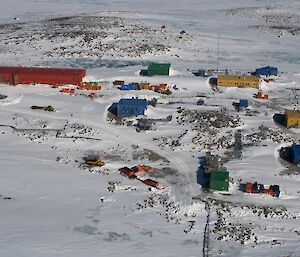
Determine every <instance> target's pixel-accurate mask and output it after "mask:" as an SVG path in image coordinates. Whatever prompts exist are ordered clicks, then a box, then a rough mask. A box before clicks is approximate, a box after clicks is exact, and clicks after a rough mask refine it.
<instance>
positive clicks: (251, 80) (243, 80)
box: [217, 75, 260, 89]
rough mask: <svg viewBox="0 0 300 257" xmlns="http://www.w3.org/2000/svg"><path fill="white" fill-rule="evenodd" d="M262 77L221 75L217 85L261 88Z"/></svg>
mask: <svg viewBox="0 0 300 257" xmlns="http://www.w3.org/2000/svg"><path fill="white" fill-rule="evenodd" d="M259 83H260V79H259V77H256V76H227V75H219V76H218V79H217V85H218V86H220V87H250V88H257V89H258V88H259Z"/></svg>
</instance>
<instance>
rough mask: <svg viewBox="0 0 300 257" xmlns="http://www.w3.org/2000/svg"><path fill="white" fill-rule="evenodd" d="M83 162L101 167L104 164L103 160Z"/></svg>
mask: <svg viewBox="0 0 300 257" xmlns="http://www.w3.org/2000/svg"><path fill="white" fill-rule="evenodd" d="M85 163H86V164H89V165H94V166H99V167H102V166H103V165H104V164H105V162H104V161H102V160H93V161H86V162H85Z"/></svg>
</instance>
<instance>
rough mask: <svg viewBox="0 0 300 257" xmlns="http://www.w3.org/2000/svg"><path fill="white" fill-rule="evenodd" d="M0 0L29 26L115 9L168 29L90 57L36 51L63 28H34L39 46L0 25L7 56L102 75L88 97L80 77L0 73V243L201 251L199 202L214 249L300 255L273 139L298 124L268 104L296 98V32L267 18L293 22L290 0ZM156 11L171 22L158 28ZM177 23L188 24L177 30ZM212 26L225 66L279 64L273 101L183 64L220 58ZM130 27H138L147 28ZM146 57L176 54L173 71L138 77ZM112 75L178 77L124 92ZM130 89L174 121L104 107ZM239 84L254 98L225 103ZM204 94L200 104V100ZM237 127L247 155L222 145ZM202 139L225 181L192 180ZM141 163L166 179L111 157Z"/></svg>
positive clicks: (291, 200) (42, 248) (103, 252)
mask: <svg viewBox="0 0 300 257" xmlns="http://www.w3.org/2000/svg"><path fill="white" fill-rule="evenodd" d="M3 2H4V3H3V5H2V8H1V10H0V14H1V15H0V16H1V18H0V22H1V23H2V25H3V24H5V23H6V24H7V23H23V22H24V23H25V28H28V27H30V26H31V27H32V28H35V29H36V30H38V28H40V27H41V26H42V25H41V24H44V23H43V22H44V20H45V19H48V18H49V17H54V18H55V17H57V16H59V17H63V16H72V15H74V16H76V17H77V15H80V17H82V20H84V17H90V16H91V15H95V16H99V17H118V18H120V19H123V20H124V21H126V22H127V21H128V24H127V25H125V28H132V27H133V28H135V26H137V27H139V26H143V28H147V31H148V29H149V31H154V30H156V34H155V33H154V34H155V35H152V36H153V40H158V41H159V40H165V41H163V42H164V43H165V44H166V45H167V46H168V47H169V48H170V51H169V52H162V53H160V54H154V53H152V54H151V53H148V54H142V55H141V56H139V57H132V56H126V55H125V54H124V56H123V57H120V56H118V57H116V56H117V55H115V54H116V53H118V50H116V51H115V52H114V51H112V52H111V54H112V55H111V56H110V57H109V56H105V57H103V56H99V59H98V58H97V57H95V56H94V57H87V56H84V55H81V54H80V55H79V57H78V58H71V57H70V58H64V57H60V56H54V57H49V56H48V57H47V56H45V55H44V51H46V50H47V49H50V48H51V47H53V46H59V47H61V46H62V47H65V46H67V45H70V44H72V43H73V42H72V40H69V39H68V40H67V39H66V40H62V41H61V42H60V41H59V40H58V41H55V42H51V41H44V40H42V41H41V42H35V43H37V45H38V46H40V47H41V48H37V49H34V48H31V47H32V46H31V45H30V44H29V46H28V45H23V44H22V42H21V45H19V44H15V43H14V42H15V41H13V40H11V41H10V40H8V41H7V38H6V37H8V34H6V33H4V30H3V31H2V29H3V28H2V27H0V29H1V38H0V42H7V43H8V44H5V43H3V44H1V49H0V50H1V52H0V60H1V63H2V64H3V65H49V66H70V67H74V66H76V67H87V69H88V70H87V72H88V76H87V78H86V80H87V81H89V80H91V81H95V80H96V81H97V80H100V81H107V82H109V84H108V86H107V85H106V86H105V89H104V90H102V91H101V92H100V93H99V95H98V98H96V99H95V100H94V101H91V100H90V99H89V98H88V97H87V96H86V95H87V93H86V92H79V91H78V90H77V93H76V95H75V96H69V95H62V94H60V93H59V91H58V90H55V89H52V88H51V87H49V86H42V85H32V86H25V85H24V86H22V85H18V86H16V87H11V86H7V85H1V87H0V93H1V94H4V95H7V96H8V97H7V98H6V99H3V100H0V118H1V122H0V142H1V148H0V164H1V180H0V206H1V211H0V226H1V230H0V245H1V247H0V256H1V257H2V256H3V257H8V256H17V257H19V256H20V257H21V256H22V257H27V256H64V257H67V256H72V257H73V256H99V255H100V256H124V255H125V256H153V255H156V256H164V257H165V256H170V257H171V256H172V257H173V256H183V255H184V256H199V255H200V256H201V255H202V247H203V233H204V229H205V226H206V218H207V211H206V210H205V203H207V202H209V203H210V222H209V225H210V239H209V256H254V255H255V256H263V255H264V256H294V257H297V256H299V252H300V249H299V245H300V244H299V241H300V240H299V234H300V228H299V218H300V216H299V211H300V205H299V197H300V195H299V194H300V192H299V168H297V167H293V166H291V165H289V164H287V163H286V162H284V161H282V160H280V159H279V156H278V149H279V148H280V147H281V146H284V145H288V144H290V143H299V142H300V140H299V130H298V129H289V130H286V129H284V128H282V127H280V126H278V125H276V124H274V122H273V120H272V116H273V115H274V113H276V112H283V111H284V109H285V108H290V109H292V108H299V102H298V99H297V98H295V97H294V95H293V93H292V91H291V90H287V89H286V88H296V89H298V88H299V82H300V77H299V72H298V65H297V64H299V57H298V52H299V51H298V41H299V36H298V34H296V35H292V34H291V33H289V32H287V31H288V30H287V28H286V27H284V28H281V29H280V30H279V31H278V30H272V29H270V27H268V23H267V22H266V18H268V19H271V21H272V22H273V21H274V17H276V19H277V18H278V20H279V21H280V22H281V21H282V20H285V19H284V17H285V18H286V17H292V18H291V19H290V21H289V24H288V25H289V26H290V24H294V22H296V21H297V17H298V16H299V12H300V5H299V3H298V1H292V0H289V1H286V2H284V3H283V2H282V1H275V0H266V1H256V0H247V1H243V2H241V1H237V0H235V1H230V3H224V2H222V1H215V0H214V1H208V0H207V1H206V0H204V1H194V0H189V1H184V2H182V1H175V3H172V4H170V1H156V0H153V1H148V2H146V3H143V2H140V1H136V0H127V1H115V0H112V1H109V2H106V1H96V0H90V1H83V0H68V1H51V0H43V1H37V0H26V1H25V0H11V1H7V0H3ZM276 15H277V16H276ZM108 20H110V19H108ZM276 22H277V21H276ZM276 22H275V24H276ZM278 24H279V23H278ZM162 25H165V26H166V30H165V31H163V32H161V33H160V28H161V26H162ZM271 25H272V24H271ZM279 25H280V26H282V24H279ZM298 25H299V24H298ZM20 26H21V25H20ZM126 26H128V27H126ZM256 26H259V28H260V29H255V28H256ZM4 27H6V25H4ZM261 28H264V29H263V30H262V29H261ZM152 29H153V30H152ZM182 30H184V31H185V32H186V34H183V38H182V39H183V41H180V40H179V39H178V37H179V36H180V35H181V34H180V33H179V32H180V31H182ZM111 31H112V32H113V33H115V34H114V35H118V33H120V32H119V31H118V30H117V29H115V28H112V30H111ZM25 32H26V33H28V31H23V30H22V29H21V34H18V35H22V34H23V33H24V34H25V36H24V35H23V38H26V37H27V36H26V35H27V34H26V33H25ZM18 33H19V32H18ZM139 33H140V32H139ZM218 34H220V66H219V67H220V68H221V69H228V70H230V71H232V72H233V71H234V72H236V71H238V72H246V71H252V70H253V69H255V68H256V67H259V66H262V65H263V66H264V65H268V64H270V65H274V66H277V67H278V68H279V71H280V75H279V77H278V78H277V79H276V80H275V81H274V82H270V83H268V84H267V83H264V84H263V85H262V88H263V90H264V91H265V92H268V94H269V96H270V99H269V100H268V101H260V100H257V99H254V98H253V97H252V96H253V94H254V93H256V90H254V89H232V88H228V89H220V90H219V91H214V90H212V88H211V87H210V86H209V83H208V79H206V78H199V77H195V76H193V75H192V74H191V73H190V71H191V70H193V69H198V68H215V67H216V55H217V38H218ZM9 35H12V38H13V37H14V35H15V34H14V32H13V33H12V34H9ZM139 36H140V37H141V38H143V37H144V38H146V37H147V32H145V33H141V34H140V35H139ZM164 37H167V39H164ZM168 37H169V38H168ZM20 38H22V37H19V38H17V39H16V40H20ZM170 39H172V40H170ZM173 39H176V40H177V39H178V40H179V41H178V42H177V41H176V42H175V41H174V42H173ZM110 40H111V39H110ZM37 41H38V40H37ZM112 41H114V40H112ZM38 43H39V44H38ZM52 44H53V45H52ZM131 44H133V45H134V42H133V40H132V38H130V37H129V38H128V39H126V40H125V41H124V45H125V46H127V45H131ZM113 46H114V45H113ZM70 48H71V49H72V47H70ZM122 54H123V53H122ZM102 57H103V58H102ZM153 60H156V61H163V62H171V63H172V76H170V77H160V76H157V77H149V78H146V77H140V76H139V75H138V73H139V70H140V69H142V68H145V65H146V64H147V62H148V61H153ZM115 79H125V80H126V81H128V82H140V81H145V80H147V81H148V82H150V83H151V84H159V83H168V84H170V85H172V86H173V85H176V86H177V87H178V90H177V91H175V90H172V93H173V94H172V95H171V96H164V95H161V94H158V93H155V92H148V91H145V90H143V91H132V92H121V91H119V90H118V89H116V88H113V86H112V85H111V84H110V83H111V82H112V81H113V80H115ZM135 96H138V97H141V98H147V99H151V98H153V97H161V98H164V99H166V100H167V101H166V102H169V103H170V104H160V105H158V106H157V107H148V109H147V111H146V116H147V117H149V118H157V117H159V118H165V117H167V116H168V115H172V121H171V122H168V123H159V122H157V123H156V124H155V126H156V130H153V131H147V132H141V133H137V132H136V131H135V127H134V126H130V125H129V126H128V125H126V122H123V123H122V122H121V123H122V124H121V125H120V124H119V125H118V124H116V122H115V121H112V120H110V119H109V118H108V116H107V115H108V112H107V108H108V107H109V106H110V105H111V104H112V103H113V102H117V101H118V100H119V99H120V98H122V97H135ZM241 98H246V99H249V101H250V108H249V110H248V111H246V112H236V110H235V109H234V108H233V107H232V102H233V101H238V100H239V99H241ZM199 99H202V100H204V101H205V104H204V106H199V105H197V104H196V103H197V101H198V100H199ZM32 105H45V106H46V105H52V106H53V107H54V108H55V109H56V112H53V113H52V112H44V111H40V110H32V109H31V108H30V107H31V106H32ZM220 110H226V111H225V112H220ZM207 112H208V113H207ZM199 113H200V115H199ZM205 115H206V116H205ZM218 115H219V116H218ZM204 116H205V118H203V117H204ZM223 118H224V119H225V120H226V119H228V120H230V123H228V124H229V125H228V126H227V125H226V126H225V125H222V123H221V125H220V124H219V123H218V121H221V120H223ZM218 119H219V120H218ZM130 121H133V122H135V118H132V119H128V120H127V122H129V123H130ZM216 124H217V125H216ZM238 129H241V131H242V135H243V141H244V148H243V158H242V159H234V158H232V156H231V155H230V151H231V149H232V143H233V140H234V133H235V131H237V130H238ZM177 142H178V143H177ZM208 151H210V152H212V153H213V154H219V155H220V156H222V157H223V158H224V160H226V161H225V163H224V166H225V167H226V168H227V169H228V171H229V172H230V177H231V178H232V180H233V193H232V195H221V194H217V193H209V192H205V191H202V190H201V187H200V186H199V185H198V184H197V183H196V172H197V169H198V167H199V163H198V157H199V156H201V155H204V154H205V153H206V152H208ZM90 152H93V153H97V154H99V155H100V156H101V158H103V159H104V161H105V163H106V164H105V166H104V167H101V168H98V169H88V168H86V167H85V166H84V165H83V162H84V159H83V158H84V157H85V156H87V155H88V153H90ZM137 164H145V165H150V166H152V167H154V169H155V170H156V173H154V174H153V175H151V176H150V177H151V178H152V179H155V180H157V181H159V183H160V184H162V185H163V186H164V188H165V190H164V191H163V192H161V191H159V190H156V189H152V190H149V188H148V187H147V186H145V185H144V184H142V183H141V182H140V181H138V180H129V179H127V178H126V177H123V176H121V175H120V174H119V171H118V169H119V168H121V167H124V166H128V167H132V166H135V165H137ZM146 177H148V175H145V174H144V175H142V178H146ZM240 181H242V182H247V181H251V182H254V181H258V182H260V183H264V184H279V185H280V187H281V190H282V194H281V196H280V197H279V198H278V199H277V198H272V197H270V196H268V195H247V194H243V193H242V192H239V191H238V190H237V187H238V183H239V182H240ZM203 256H204V255H203Z"/></svg>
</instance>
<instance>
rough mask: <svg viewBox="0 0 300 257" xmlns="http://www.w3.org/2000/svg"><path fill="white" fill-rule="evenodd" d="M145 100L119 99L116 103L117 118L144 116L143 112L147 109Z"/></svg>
mask: <svg viewBox="0 0 300 257" xmlns="http://www.w3.org/2000/svg"><path fill="white" fill-rule="evenodd" d="M147 104H148V103H147V100H146V99H138V98H132V99H121V100H120V101H119V103H117V113H116V114H117V116H119V117H130V116H138V115H144V114H145V110H146V109H147Z"/></svg>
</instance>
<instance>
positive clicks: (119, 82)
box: [113, 80, 125, 86]
mask: <svg viewBox="0 0 300 257" xmlns="http://www.w3.org/2000/svg"><path fill="white" fill-rule="evenodd" d="M124 84H125V81H124V80H115V81H114V82H113V85H114V86H121V85H124Z"/></svg>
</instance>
